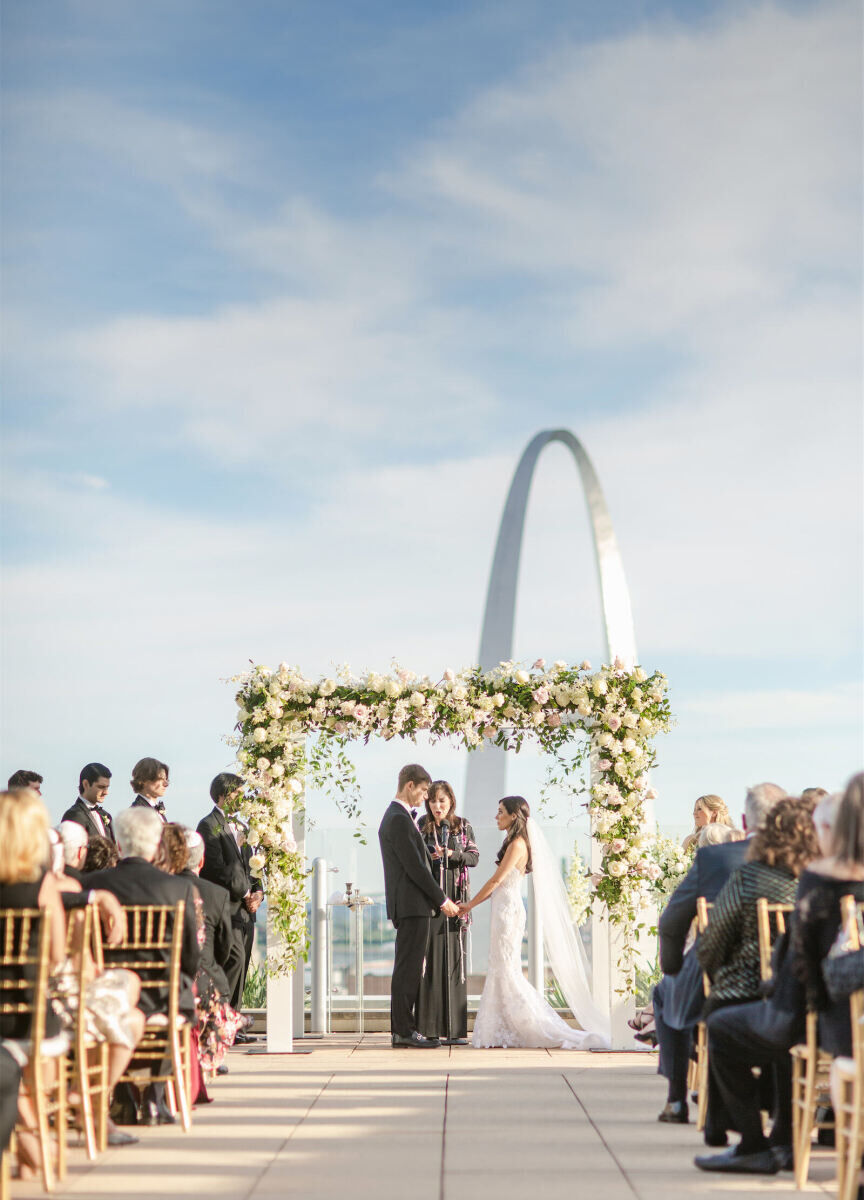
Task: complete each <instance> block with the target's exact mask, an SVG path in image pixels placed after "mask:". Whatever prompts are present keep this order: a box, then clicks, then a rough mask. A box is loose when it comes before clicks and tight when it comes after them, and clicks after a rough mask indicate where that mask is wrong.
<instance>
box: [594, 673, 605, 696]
mask: <svg viewBox="0 0 864 1200" xmlns="http://www.w3.org/2000/svg"><path fill="white" fill-rule="evenodd" d="M591 691H592V692H593V693H594V695H595V696H605V695H606V692H607V685H606V679H605V677H604V676H603V675H595V677H594V679H593V680H592V681H591Z"/></svg>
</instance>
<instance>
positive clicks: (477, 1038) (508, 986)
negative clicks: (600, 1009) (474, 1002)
mask: <svg viewBox="0 0 864 1200" xmlns="http://www.w3.org/2000/svg"><path fill="white" fill-rule="evenodd" d="M521 883H522V875H521V874H520V873H519V872H518V871H511V872H510V873H509V874H508V875H506V876H505V878H504V880H503V882H502V883H501V884H500V886H499V887H497V888H496V889H495V891H494V892H493V893H492V901H491V903H492V920H491V928H490V934H489V967H488V970H487V972H486V983H485V985H484V988H483V994H482V996H481V997H480V1006H479V1008H478V1009H477V1017H476V1019H475V1021H474V1033H473V1035H472V1038H471V1045H472V1046H478V1047H480V1046H547V1047H549V1048H552V1047H559V1048H560V1049H563V1050H588V1049H590V1048H591V1047H592V1046H598V1047H604V1048H605V1047H607V1046H608V1040H607V1039H606V1038H605V1037H603V1036H602V1035H600V1034H598V1033H588V1032H584V1031H583V1030H581V1029H573V1028H571V1026H569V1025H568V1024H567V1023H566V1022H565V1021H563V1020H562V1019H561V1017H559V1016H558V1014H557V1013H556V1012H555V1011H554V1009H552V1008H550V1006H549V1005H548V1004H547V1003H546V1001H545V1000H544V999H543V997H542V996H541V995H540V993H539V992H537V990H536V989H535V988H533V987H532V986H531V984H530V983H529V982H528V980H527V979H526V978H525V976H524V975H523V974H522V938H523V936H524V934H525V906H524V904H523V903H522V895H521V886H520V885H521Z"/></svg>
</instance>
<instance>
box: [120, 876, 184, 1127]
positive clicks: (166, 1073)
mask: <svg viewBox="0 0 864 1200" xmlns="http://www.w3.org/2000/svg"><path fill="white" fill-rule="evenodd" d="M183 909H184V902H183V901H182V900H178V901H177V903H176V905H159V904H149V905H144V904H127V905H124V910H125V913H126V933H125V935H124V938H123V941H122V942H121V944H120V945H119V946H117V947H114V948H112V949H111V950H110V952H109V953H108V958H107V965H108V966H109V967H122V968H125V969H126V970H128V971H134V972H135V974H136V975H138V977H139V978H140V980H141V990H142V993H143V992H144V991H145V990H148V989H156V988H161V989H166V990H167V993H168V1011H167V1013H154V1014H153V1015H151V1016H150V1017H148V1019H147V1024H146V1025H145V1027H144V1036H143V1037H142V1039H141V1041H140V1042H139V1043H138V1045H137V1047H136V1048H135V1053H134V1055H133V1057H132V1062H131V1063H130V1066H129V1068H128V1069H127V1071H126V1073H125V1074H124V1075H123V1076H122V1082H128V1083H136V1082H138V1079H136V1074H138V1073H139V1072H143V1071H144V1069H145V1065H146V1064H149V1065H150V1074H149V1076H148V1079H147V1082H148V1083H165V1085H166V1091H167V1094H168V1099H169V1104H170V1105H171V1107H172V1108H173V1109H174V1111H179V1113H180V1123H181V1125H182V1127H183V1130H184V1132H187V1133H188V1131H189V1129H190V1128H191V1116H190V1113H191V1101H192V1098H191V1076H192V1051H191V1026H190V1025H189V1022H188V1021H187V1020H186V1019H185V1017H183V1016H182V1014H181V1013H180V1007H179V1001H180V950H181V946H182V942H183ZM165 951H168V960H167V962H166V959H165V957H164V955H165ZM129 952H134V954H129ZM142 952H143V954H145V955H146V954H148V953H151V955H152V956H151V957H150V958H142ZM158 952H161V953H158ZM127 954H128V957H127ZM164 1061H168V1062H169V1063H170V1068H169V1069H167V1070H165V1069H162V1068H161V1064H162V1063H163V1062H164Z"/></svg>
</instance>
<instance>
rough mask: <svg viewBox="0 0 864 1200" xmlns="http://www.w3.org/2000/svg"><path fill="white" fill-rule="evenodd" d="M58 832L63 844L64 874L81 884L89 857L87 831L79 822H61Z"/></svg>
mask: <svg viewBox="0 0 864 1200" xmlns="http://www.w3.org/2000/svg"><path fill="white" fill-rule="evenodd" d="M57 832H58V833H59V835H60V841H61V842H62V844H63V873H64V874H65V875H67V876H69V878H70V879H74V880H76V881H77V882H78V883H79V884H80V883H81V872H82V870H83V868H84V859H85V858H86V857H87V830H86V829H85V828H84V827H83V825H79V824H78V822H77V821H61V822H60V824H59V825H58V826H57Z"/></svg>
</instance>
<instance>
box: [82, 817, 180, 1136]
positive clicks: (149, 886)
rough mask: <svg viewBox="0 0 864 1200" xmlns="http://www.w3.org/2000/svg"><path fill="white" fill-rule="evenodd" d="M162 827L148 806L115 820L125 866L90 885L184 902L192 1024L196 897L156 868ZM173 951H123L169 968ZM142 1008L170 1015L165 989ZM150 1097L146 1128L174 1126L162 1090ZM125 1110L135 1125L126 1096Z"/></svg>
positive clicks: (130, 896) (145, 998)
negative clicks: (156, 958) (159, 961)
mask: <svg viewBox="0 0 864 1200" xmlns="http://www.w3.org/2000/svg"><path fill="white" fill-rule="evenodd" d="M162 828H163V822H162V820H161V818H160V816H159V814H158V813H156V812H154V811H153V809H152V808H151V807H150V806H149V805H147V806H145V807H141V806H138V807H137V808H136V807H132V808H127V809H125V810H124V811H123V812H121V813H119V814H118V816H117V818H116V820H115V830H116V833H117V847H118V850H119V852H120V861H119V862H118V864H117V866H116V867H110V868H107V869H106V870H103V871H95V872H94V873H93V874H92V875H90V876H88V879H87V882H88V884H89V886H91V887H97V888H103V889H105V890H106V891H109V892H111V893H113V895H114V896H116V897H117V899H118V900H120V902H121V903H122V904H171V905H174V904H176V903H177V901H178V900H182V901H183V903H184V910H183V939H182V945H181V950H180V1011H181V1012H182V1013H183V1014H184V1015H185V1016H186V1017H187V1018H188V1019H189V1020H190V1021H194V1019H195V998H194V995H193V991H192V980H193V979H194V978H195V973H196V972H197V970H198V962H199V959H200V956H201V954H200V949H199V945H198V924H197V920H196V915H195V912H196V909H195V901H196V899H197V893H196V892H195V891H194V889H193V887H192V885H191V883H189V881H188V880H185V879H177V878H172V876H170V875H168V874H166V872H165V871H161V870H160V869H159V868H158V867H156V866H155V865H154V862H153V860H154V859H155V857H156V852H157V850H158V847H159V840H160V836H161V833H162ZM169 954H170V951H168V950H164V951H161V950H160V951H154V950H140V951H137V950H134V949H132V950H124V951H123V956H124V958H128V959H130V960H132V961H135V960H138V961H141V962H146V961H148V960H149V959H151V958H152V957H153V956H154V955H157V956H158V957H160V958H162V959H164V961H165V962H166V963H167V962H168V958H169ZM111 957H112V954H111V950H110V948H108V949H106V952H105V959H106V962H107V963H109V964H110V961H111ZM138 1007H139V1008H140V1009H141V1011H142V1012H143V1013H144V1015H145V1017H148V1016H150V1015H152V1014H153V1013H167V1011H168V995H167V990H166V989H165V988H152V987H148V988H143V989H142V991H141V997H140V999H139V1001H138ZM148 1092H149V1095H146V1096H145V1109H144V1114H143V1119H144V1122H145V1123H146V1124H154V1125H155V1124H160V1125H165V1124H172V1125H173V1124H174V1121H175V1118H174V1117H173V1116H172V1115H171V1113H170V1112H169V1111H168V1109H167V1107H166V1106H165V1105H164V1103H162V1102H161V1095H160V1093H161V1089H159V1090H158V1091H157V1090H155V1089H153V1085H150V1088H149V1089H148ZM124 1106H125V1109H126V1111H124V1112H123V1113H122V1114H121V1117H120V1123H121V1124H127V1123H131V1124H134V1123H136V1122H137V1119H138V1118H137V1114H135V1113H134V1112H132V1111H130V1110H131V1096H130V1094H129V1093H128V1092H127V1093H126V1095H125V1096H124Z"/></svg>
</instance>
